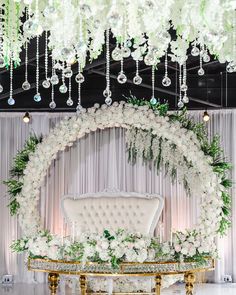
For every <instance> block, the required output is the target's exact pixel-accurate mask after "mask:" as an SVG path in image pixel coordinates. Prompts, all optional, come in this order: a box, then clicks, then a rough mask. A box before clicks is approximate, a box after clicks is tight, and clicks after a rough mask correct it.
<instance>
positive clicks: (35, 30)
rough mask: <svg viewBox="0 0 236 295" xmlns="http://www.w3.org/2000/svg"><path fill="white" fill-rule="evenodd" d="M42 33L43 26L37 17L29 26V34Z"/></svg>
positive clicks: (36, 34)
mask: <svg viewBox="0 0 236 295" xmlns="http://www.w3.org/2000/svg"><path fill="white" fill-rule="evenodd" d="M42 33H43V27H42V26H41V24H40V23H39V21H38V20H37V19H34V20H33V23H32V26H31V34H33V35H35V36H39V35H41V34H42Z"/></svg>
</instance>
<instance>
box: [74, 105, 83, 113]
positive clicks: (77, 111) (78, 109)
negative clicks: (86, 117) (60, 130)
mask: <svg viewBox="0 0 236 295" xmlns="http://www.w3.org/2000/svg"><path fill="white" fill-rule="evenodd" d="M82 109H83V107H82V105H81V104H78V105H77V107H76V113H77V114H79V113H80V112H81V111H82Z"/></svg>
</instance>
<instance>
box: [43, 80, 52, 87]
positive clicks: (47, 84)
mask: <svg viewBox="0 0 236 295" xmlns="http://www.w3.org/2000/svg"><path fill="white" fill-rule="evenodd" d="M42 85H43V88H49V87H50V85H51V83H50V81H49V79H47V80H44V81H43V83H42Z"/></svg>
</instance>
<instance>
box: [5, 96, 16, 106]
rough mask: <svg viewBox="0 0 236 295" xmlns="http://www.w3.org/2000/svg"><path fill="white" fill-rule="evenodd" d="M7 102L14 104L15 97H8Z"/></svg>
mask: <svg viewBox="0 0 236 295" xmlns="http://www.w3.org/2000/svg"><path fill="white" fill-rule="evenodd" d="M7 103H8V104H9V105H10V106H13V105H14V104H15V99H14V98H13V97H10V98H8V100H7Z"/></svg>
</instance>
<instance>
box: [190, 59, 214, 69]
mask: <svg viewBox="0 0 236 295" xmlns="http://www.w3.org/2000/svg"><path fill="white" fill-rule="evenodd" d="M217 63H219V62H218V61H217V60H212V61H210V62H206V63H202V66H203V67H207V66H210V65H213V64H217ZM196 69H199V65H197V66H194V67H191V68H187V71H192V70H196Z"/></svg>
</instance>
